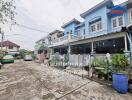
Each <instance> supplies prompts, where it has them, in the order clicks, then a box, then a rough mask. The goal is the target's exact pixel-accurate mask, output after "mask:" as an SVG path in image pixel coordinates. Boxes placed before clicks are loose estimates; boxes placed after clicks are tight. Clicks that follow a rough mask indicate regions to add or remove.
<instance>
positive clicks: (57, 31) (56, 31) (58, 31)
mask: <svg viewBox="0 0 132 100" xmlns="http://www.w3.org/2000/svg"><path fill="white" fill-rule="evenodd" d="M55 33H63V32H62V31H60V30H54V31H53V32H51V33H49V34H50V35H53V34H55Z"/></svg>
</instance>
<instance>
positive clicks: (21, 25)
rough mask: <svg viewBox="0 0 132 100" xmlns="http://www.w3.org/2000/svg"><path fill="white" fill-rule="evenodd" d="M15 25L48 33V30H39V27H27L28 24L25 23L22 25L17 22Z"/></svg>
mask: <svg viewBox="0 0 132 100" xmlns="http://www.w3.org/2000/svg"><path fill="white" fill-rule="evenodd" d="M16 25H17V26H19V27H23V28H26V29H29V30H34V31H39V32H44V33H49V32H48V31H43V30H39V29H36V28H32V27H29V26H26V25H22V24H18V23H16Z"/></svg>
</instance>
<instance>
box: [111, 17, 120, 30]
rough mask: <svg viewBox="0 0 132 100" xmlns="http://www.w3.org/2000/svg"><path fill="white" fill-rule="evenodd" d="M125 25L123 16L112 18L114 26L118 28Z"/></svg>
mask: <svg viewBox="0 0 132 100" xmlns="http://www.w3.org/2000/svg"><path fill="white" fill-rule="evenodd" d="M122 25H123V17H122V16H119V17H115V18H113V19H112V28H117V27H120V26H122Z"/></svg>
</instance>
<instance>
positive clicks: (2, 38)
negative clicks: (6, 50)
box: [0, 28, 4, 51]
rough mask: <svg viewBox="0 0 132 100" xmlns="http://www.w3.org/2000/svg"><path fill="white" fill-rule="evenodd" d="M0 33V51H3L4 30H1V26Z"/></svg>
mask: <svg viewBox="0 0 132 100" xmlns="http://www.w3.org/2000/svg"><path fill="white" fill-rule="evenodd" d="M0 34H1V51H3V40H4V32H2V31H1V28H0Z"/></svg>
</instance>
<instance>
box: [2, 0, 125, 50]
mask: <svg viewBox="0 0 132 100" xmlns="http://www.w3.org/2000/svg"><path fill="white" fill-rule="evenodd" d="M101 1H103V0H16V3H15V5H16V10H15V12H16V15H15V19H16V22H17V23H18V24H21V25H25V26H27V27H31V28H35V29H37V30H41V31H43V32H39V31H35V30H29V29H26V28H23V27H20V26H18V25H14V26H12V28H11V30H10V28H7V27H6V29H3V30H4V33H5V38H4V40H11V41H13V42H15V43H17V44H18V45H20V46H21V48H24V49H28V50H33V49H34V45H35V42H36V41H37V40H39V39H40V38H42V37H45V36H46V35H47V34H48V33H50V32H52V31H53V30H55V29H59V30H63V29H62V28H61V26H62V25H63V24H64V23H66V22H68V21H70V20H71V19H73V18H76V19H78V20H80V21H83V19H82V18H81V17H80V14H81V13H83V12H85V11H87V10H88V9H90V8H91V7H93V6H95V5H96V4H98V3H100V2H101ZM114 1H115V3H116V4H118V3H121V2H123V1H126V0H114Z"/></svg>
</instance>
